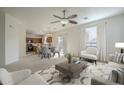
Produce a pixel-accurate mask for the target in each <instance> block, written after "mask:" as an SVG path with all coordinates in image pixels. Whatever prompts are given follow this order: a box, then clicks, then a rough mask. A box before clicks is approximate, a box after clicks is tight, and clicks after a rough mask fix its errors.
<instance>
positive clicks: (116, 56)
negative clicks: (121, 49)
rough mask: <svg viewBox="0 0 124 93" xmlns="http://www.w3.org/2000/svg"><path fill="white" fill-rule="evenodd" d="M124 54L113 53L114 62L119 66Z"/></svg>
mask: <svg viewBox="0 0 124 93" xmlns="http://www.w3.org/2000/svg"><path fill="white" fill-rule="evenodd" d="M123 57H124V53H117V52H116V53H115V55H114V60H113V61H114V62H116V63H119V64H121V63H122V62H123Z"/></svg>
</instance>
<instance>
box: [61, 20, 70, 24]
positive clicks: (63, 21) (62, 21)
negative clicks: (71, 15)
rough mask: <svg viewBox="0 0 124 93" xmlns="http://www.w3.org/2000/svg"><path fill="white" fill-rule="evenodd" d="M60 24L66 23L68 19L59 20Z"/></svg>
mask: <svg viewBox="0 0 124 93" xmlns="http://www.w3.org/2000/svg"><path fill="white" fill-rule="evenodd" d="M60 23H61V24H68V20H61V22H60Z"/></svg>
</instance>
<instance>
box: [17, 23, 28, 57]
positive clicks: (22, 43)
mask: <svg viewBox="0 0 124 93" xmlns="http://www.w3.org/2000/svg"><path fill="white" fill-rule="evenodd" d="M18 31H19V57H20V58H22V57H24V56H26V29H25V25H24V24H23V23H20V24H19V25H18Z"/></svg>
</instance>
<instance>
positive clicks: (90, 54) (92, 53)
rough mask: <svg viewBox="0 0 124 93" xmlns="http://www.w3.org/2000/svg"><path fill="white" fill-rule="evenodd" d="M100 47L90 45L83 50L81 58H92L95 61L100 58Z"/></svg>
mask: <svg viewBox="0 0 124 93" xmlns="http://www.w3.org/2000/svg"><path fill="white" fill-rule="evenodd" d="M98 54H99V52H98V49H97V48H95V47H88V48H87V49H86V50H83V51H81V54H80V58H83V59H85V60H91V61H93V62H95V64H96V61H97V60H98Z"/></svg>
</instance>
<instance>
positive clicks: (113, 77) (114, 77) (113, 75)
mask: <svg viewBox="0 0 124 93" xmlns="http://www.w3.org/2000/svg"><path fill="white" fill-rule="evenodd" d="M109 80H111V81H113V82H117V80H118V72H117V71H116V70H112V72H111V73H110V75H109Z"/></svg>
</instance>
